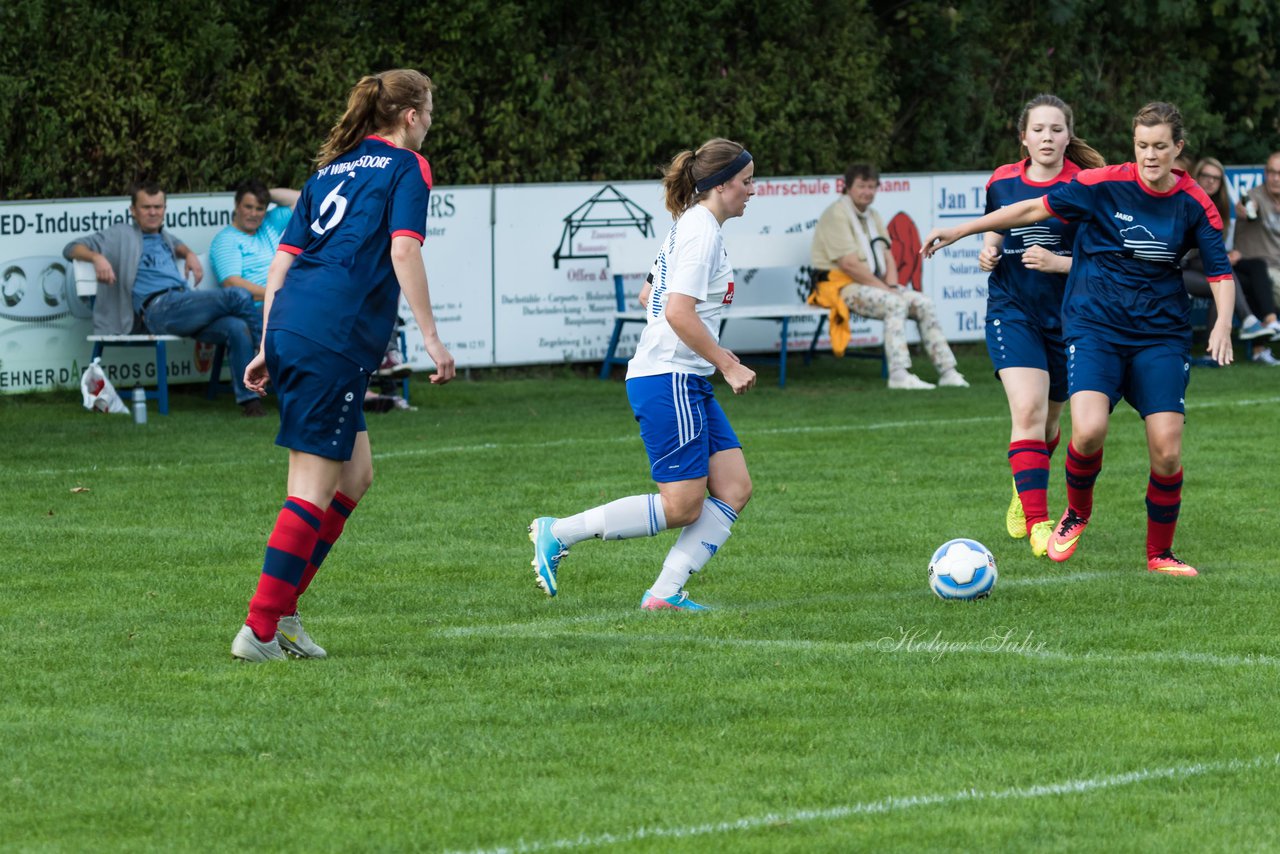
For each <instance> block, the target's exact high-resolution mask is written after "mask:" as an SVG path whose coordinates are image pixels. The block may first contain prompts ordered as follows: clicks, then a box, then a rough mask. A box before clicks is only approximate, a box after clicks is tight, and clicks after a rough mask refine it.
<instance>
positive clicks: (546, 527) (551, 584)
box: [529, 516, 569, 596]
mask: <svg viewBox="0 0 1280 854" xmlns="http://www.w3.org/2000/svg"><path fill="white" fill-rule="evenodd" d="M555 521H556V520H555V517H554V516H539V517H538V518H537V519H534V520H533V522H531V523H530V524H529V539H530V540H531V541H532V542H533V571H534V572H535V573H536V574H537V576H538V586H539V587H541V588H542V589H543V590H544V591H546V594H547V595H548V596H554V595H556V591H557V589H558V588H557V587H556V569H557V568H559V566H560V559H561V558H562V557H564V556H565V555H567V554H568V553H569V547H568V546H566V545H565V544H564V543H562V542H560V540H559V539H558V538H557V537H556V535H555V534H553V533H551V524H552V523H553V522H555Z"/></svg>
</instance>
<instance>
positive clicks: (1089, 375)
mask: <svg viewBox="0 0 1280 854" xmlns="http://www.w3.org/2000/svg"><path fill="white" fill-rule="evenodd" d="M1184 144H1185V142H1184V139H1183V127H1182V115H1181V113H1179V112H1178V110H1177V108H1176V107H1174V106H1173V105H1172V104H1167V103H1163V102H1155V103H1151V104H1148V105H1147V106H1145V107H1143V108H1142V109H1141V110H1139V111H1138V114H1137V115H1136V116H1134V119H1133V146H1134V156H1135V162H1133V163H1125V164H1122V165H1119V166H1108V167H1105V168H1102V169H1088V170H1085V171H1083V172H1081V173H1080V174H1079V175H1077V176H1076V178H1075V180H1073V181H1071V182H1070V183H1069V184H1058V185H1056V186H1055V187H1054V188H1053V189H1052V190H1050V191H1049V193H1048V194H1047V195H1045V196H1041V197H1040V198H1036V199H1030V200H1027V201H1024V202H1018V203H1016V204H1013V205H1010V206H1009V207H1006V208H1003V209H1001V210H999V211H996V212H995V213H990V214H987V215H986V216H984V217H980V218H979V219H976V220H971V221H970V222H967V223H963V224H961V225H957V226H953V227H951V228H946V229H934V230H933V231H931V232H930V233H929V235H928V237H926V239H925V241H924V248H923V249H921V252H922V253H923V254H924V255H925V256H926V257H927V256H930V255H932V254H933V253H934V252H936V251H937V250H938V249H939V248H941V247H943V246H946V245H948V244H950V243H954V242H955V241H956V240H958V239H960V238H961V237H965V236H967V235H970V234H977V233H979V232H983V231H991V230H1002V229H1009V228H1018V227H1023V226H1028V225H1032V224H1034V223H1037V222H1041V221H1043V220H1046V219H1048V218H1049V217H1050V216H1056V217H1058V218H1060V219H1063V220H1071V221H1076V222H1079V223H1080V230H1079V233H1078V235H1077V237H1076V243H1075V254H1074V256H1073V258H1072V262H1071V273H1070V275H1069V276H1068V278H1067V290H1066V294H1065V297H1064V300H1063V305H1062V321H1063V336H1064V338H1065V340H1066V342H1067V346H1068V357H1067V374H1068V382H1069V384H1070V392H1071V444H1070V445H1069V446H1068V448H1067V466H1066V469H1067V509H1066V512H1064V513H1063V515H1062V519H1061V520H1060V521H1059V522H1058V525H1057V527H1055V529H1054V531H1053V533H1052V534H1051V535H1050V537H1049V557H1050V558H1052V559H1053V560H1055V561H1065V560H1066V559H1067V558H1069V557H1071V555H1072V554H1074V553H1075V550H1076V547H1077V546H1078V545H1079V541H1080V536H1081V534H1083V533H1084V530H1085V527H1086V526H1087V525H1088V524H1089V521H1090V517H1091V515H1092V511H1093V485H1094V482H1095V481H1096V480H1097V477H1098V472H1099V471H1101V469H1102V446H1103V442H1104V440H1105V439H1106V436H1107V427H1108V425H1109V423H1110V419H1111V410H1112V409H1113V408H1114V407H1115V405H1116V404H1117V403H1118V402H1119V401H1120V399H1121V398H1124V399H1125V400H1128V401H1129V403H1130V404H1131V405H1132V406H1133V408H1134V409H1136V410H1137V411H1138V414H1139V415H1141V416H1142V418H1143V419H1144V421H1145V422H1146V433H1147V451H1148V456H1149V458H1150V463H1151V472H1150V477H1149V479H1148V484H1147V569H1148V570H1149V571H1151V572H1159V573H1164V574H1166V575H1179V576H1193V575H1196V574H1197V573H1196V570H1195V568H1193V567H1191V566H1190V565H1188V564H1187V563H1186V562H1184V561H1182V560H1180V559H1179V558H1178V557H1177V556H1176V555H1175V554H1174V553H1173V534H1174V530H1175V529H1176V527H1177V522H1178V514H1179V511H1180V510H1181V506H1182V430H1183V426H1184V423H1185V421H1186V416H1185V411H1186V402H1185V398H1184V395H1185V393H1186V387H1187V382H1188V379H1189V377H1190V368H1191V366H1190V355H1191V305H1190V299H1189V297H1188V296H1187V292H1186V288H1185V287H1184V286H1183V284H1182V271H1181V268H1180V267H1179V264H1178V261H1179V259H1180V258H1181V257H1182V256H1183V255H1185V254H1186V253H1187V252H1188V251H1189V250H1190V249H1192V248H1198V249H1199V250H1200V255H1201V258H1202V259H1203V261H1204V270H1205V275H1206V277H1207V278H1208V279H1209V283H1210V287H1211V288H1212V289H1213V296H1214V302H1215V303H1216V304H1217V307H1218V320H1217V322H1216V323H1215V324H1214V327H1213V329H1212V330H1211V331H1210V333H1209V347H1208V351H1209V354H1210V355H1211V356H1212V357H1213V359H1214V360H1215V361H1217V362H1218V364H1220V365H1225V364H1227V363H1229V362H1230V361H1231V357H1232V352H1231V317H1230V314H1231V310H1232V303H1233V301H1234V299H1235V292H1234V288H1233V284H1232V281H1231V262H1230V261H1229V260H1228V259H1227V251H1226V248H1225V247H1224V246H1223V243H1222V227H1223V224H1222V219H1221V217H1219V216H1218V211H1217V209H1216V208H1215V207H1214V205H1213V202H1212V201H1210V199H1209V197H1208V196H1206V195H1205V193H1204V190H1202V189H1200V185H1199V184H1197V183H1196V182H1195V181H1194V180H1192V178H1191V177H1190V176H1189V175H1187V174H1186V173H1184V172H1182V171H1181V170H1175V169H1174V168H1173V163H1174V160H1175V159H1176V158H1177V156H1178V155H1179V154H1180V153H1181V152H1182V148H1183V146H1184Z"/></svg>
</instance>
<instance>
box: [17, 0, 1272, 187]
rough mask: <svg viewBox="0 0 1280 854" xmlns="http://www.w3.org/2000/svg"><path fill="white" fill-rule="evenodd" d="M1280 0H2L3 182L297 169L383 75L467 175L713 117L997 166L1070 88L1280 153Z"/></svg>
mask: <svg viewBox="0 0 1280 854" xmlns="http://www.w3.org/2000/svg"><path fill="white" fill-rule="evenodd" d="M1278 36H1280V5H1278V4H1277V3H1275V2H1274V0H1054V2H1045V3H1026V2H1022V3H1012V2H1006V1H1005V0H986V2H982V0H950V2H929V0H737V2H732V0H701V2H690V0H646V2H642V3H629V2H624V0H615V2H593V0H529V2H517V0H433V2H421V0H420V1H419V2H414V3H408V2H403V0H382V1H381V2H377V3H366V2H352V3H347V4H343V3H333V4H331V3H323V4H322V3H315V2H303V1H302V0H202V2H191V0H169V2H119V0H114V2H113V0H56V2H55V0H0V150H2V154H0V199H10V200H12V199H23V198H50V197H76V196H96V195H113V194H118V193H121V192H123V190H124V188H125V187H126V186H127V184H128V183H129V182H130V181H132V180H134V179H136V178H139V177H152V178H157V179H159V180H161V181H162V182H164V183H165V184H166V186H168V187H169V188H170V189H171V190H173V191H202V190H223V189H226V188H228V187H231V186H234V185H235V184H236V183H238V182H239V181H240V180H242V179H243V178H245V177H248V176H259V177H262V178H264V179H266V180H268V181H269V182H272V183H279V184H290V185H297V184H298V183H300V182H301V181H303V180H304V179H305V178H306V176H307V175H308V174H309V172H310V163H311V158H312V157H313V156H314V153H315V150H316V148H317V146H318V145H319V143H320V141H321V140H322V139H323V137H324V135H325V133H326V131H327V129H328V128H329V127H330V126H331V125H332V123H333V122H334V121H335V120H336V119H337V117H338V115H339V114H340V113H341V110H342V107H343V104H344V102H345V96H346V92H347V90H348V89H349V88H350V86H351V85H352V84H353V83H354V82H355V81H356V79H358V78H359V76H360V75H361V74H364V73H367V72H369V71H376V70H382V69H386V68H392V67H397V66H412V67H416V68H419V69H421V70H423V71H425V72H426V73H427V74H429V75H430V76H431V77H432V79H433V80H434V81H435V84H436V112H435V121H436V125H435V127H434V129H433V130H432V133H431V135H430V136H429V137H428V139H427V144H426V146H425V152H426V153H427V155H428V157H429V158H430V160H431V161H432V165H433V167H434V169H435V172H436V174H437V180H438V181H440V182H441V183H446V184H469V183H487V182H497V183H519V182H529V181H569V180H588V179H591V180H595V179H611V180H624V179H636V178H649V177H653V176H655V175H656V174H658V170H659V168H660V166H661V164H662V163H663V162H664V161H665V160H667V159H669V158H670V157H671V155H673V154H674V153H675V152H676V151H678V150H680V149H681V148H686V147H690V146H693V145H696V144H697V143H699V142H701V141H702V140H703V139H705V138H707V137H709V136H720V135H723V136H728V137H731V138H734V139H738V140H741V141H742V142H744V143H745V144H746V145H747V146H748V147H749V148H750V149H751V150H752V152H753V153H754V154H755V155H756V159H757V162H758V170H759V174H762V175H771V174H772V175H786V174H789V175H795V174H812V173H826V172H833V171H838V170H839V169H841V168H842V166H843V165H844V164H845V163H847V162H848V161H850V160H852V159H862V158H869V159H872V160H875V161H877V162H879V163H880V164H881V165H882V166H883V167H884V168H886V169H890V170H895V171H922V170H953V169H988V168H991V167H992V166H993V165H995V164H998V163H1002V162H1006V161H1008V160H1011V159H1014V158H1016V157H1017V156H1018V148H1017V142H1016V138H1015V136H1016V134H1015V132H1014V128H1013V125H1014V122H1015V120H1016V117H1017V112H1018V110H1019V108H1020V106H1021V104H1022V103H1023V102H1024V101H1025V100H1026V99H1027V98H1029V97H1030V96H1032V95H1034V94H1036V93H1037V92H1040V91H1053V92H1056V93H1057V94H1059V95H1060V96H1062V97H1063V98H1065V99H1066V100H1067V101H1068V102H1070V103H1072V104H1073V105H1074V106H1075V109H1076V130H1077V133H1078V134H1079V135H1081V136H1083V137H1085V138H1087V139H1088V140H1089V141H1090V142H1091V143H1092V144H1094V145H1095V147H1097V148H1098V149H1099V150H1100V151H1102V153H1103V154H1104V155H1105V156H1107V158H1108V159H1110V160H1113V161H1120V160H1125V159H1130V158H1131V157H1132V153H1131V152H1132V149H1131V147H1130V143H1129V140H1130V118H1131V116H1132V115H1133V113H1134V112H1135V111H1136V109H1137V108H1138V107H1139V106H1141V105H1142V104H1143V103H1145V102H1146V101H1149V100H1155V99H1161V100H1170V101H1173V102H1175V103H1177V104H1179V105H1180V106H1181V108H1182V109H1183V112H1184V114H1185V116H1186V119H1187V125H1188V132H1189V141H1190V145H1191V148H1192V150H1193V151H1195V152H1196V153H1204V154H1214V155H1216V156H1217V157H1219V158H1221V159H1222V160H1224V161H1226V162H1229V163H1231V162H1234V163H1256V162H1261V160H1262V159H1263V158H1264V157H1265V155H1266V153H1267V152H1269V151H1271V150H1273V149H1276V148H1280V78H1278V77H1277V73H1276V71H1275V70H1274V69H1276V65H1277V53H1278V52H1280V49H1278V45H1277V43H1278V42H1280V38H1278Z"/></svg>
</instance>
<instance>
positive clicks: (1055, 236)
mask: <svg viewBox="0 0 1280 854" xmlns="http://www.w3.org/2000/svg"><path fill="white" fill-rule="evenodd" d="M1018 138H1019V140H1020V141H1021V143H1022V146H1023V148H1024V149H1025V150H1026V152H1027V156H1026V157H1025V158H1024V159H1022V160H1019V161H1018V162H1016V163H1009V164H1007V165H1005V166H1001V167H1000V168H999V169H997V170H996V171H995V173H994V174H993V175H992V176H991V180H990V181H988V182H987V213H991V212H992V211H997V210H1000V209H1001V208H1004V207H1007V206H1009V205H1012V204H1015V203H1017V202H1021V201H1025V200H1027V199H1032V198H1039V197H1040V196H1042V195H1044V194H1045V193H1046V192H1047V191H1048V190H1049V189H1050V188H1052V187H1054V186H1055V185H1057V184H1060V183H1066V182H1069V181H1070V180H1071V179H1072V178H1074V177H1075V176H1076V174H1077V173H1078V172H1079V171H1080V170H1081V169H1096V168H1098V167H1101V166H1104V165H1106V164H1105V162H1104V161H1103V159H1102V155H1100V154H1098V152H1096V151H1094V150H1093V149H1092V148H1090V147H1089V146H1088V145H1086V144H1085V142H1084V140H1082V139H1080V138H1079V137H1077V136H1076V135H1075V128H1074V120H1073V118H1072V114H1071V108H1070V107H1069V106H1067V104H1066V102H1064V101H1063V100H1062V99H1061V98H1058V97H1056V96H1054V95H1037V96H1036V97H1034V98H1032V99H1031V100H1030V101H1028V102H1027V104H1026V105H1025V106H1024V107H1023V108H1022V114H1021V115H1020V116H1019V117H1018ZM1075 237H1076V224H1075V223H1074V222H1062V221H1059V220H1056V219H1049V220H1046V221H1045V222H1043V223H1038V224H1036V225H1031V226H1024V227H1022V228H1014V229H1010V230H1008V231H999V232H998V231H988V232H987V233H986V235H985V236H984V238H983V244H984V245H983V247H982V252H981V254H980V255H979V257H978V264H979V266H980V267H981V268H982V269H984V270H988V271H991V278H990V280H989V283H988V288H987V294H988V296H987V351H988V353H990V355H991V363H992V365H993V366H994V367H995V371H996V376H997V377H998V378H999V379H1000V382H1001V384H1002V385H1003V386H1004V393H1005V397H1007V398H1008V400H1009V415H1010V418H1011V419H1012V422H1013V425H1012V429H1011V431H1010V436H1009V467H1010V468H1011V469H1012V470H1013V500H1012V501H1011V502H1010V504H1009V510H1008V512H1007V513H1006V514H1005V524H1006V527H1007V529H1008V531H1009V536H1011V537H1014V538H1015V539H1021V538H1023V537H1027V536H1030V539H1031V552H1032V554H1034V555H1035V556H1036V557H1043V556H1044V555H1045V554H1046V553H1047V551H1048V548H1049V535H1050V534H1051V533H1052V532H1053V522H1051V521H1050V520H1049V506H1048V486H1049V460H1050V458H1051V457H1052V456H1053V452H1054V450H1055V449H1056V448H1057V447H1058V441H1059V439H1060V438H1061V430H1060V428H1059V420H1060V419H1061V416H1062V408H1063V406H1064V405H1065V404H1066V402H1067V353H1066V345H1065V344H1064V343H1063V341H1062V293H1063V290H1064V288H1065V287H1066V283H1067V276H1066V274H1067V272H1068V271H1069V270H1070V269H1071V247H1072V244H1073V243H1074V241H1075Z"/></svg>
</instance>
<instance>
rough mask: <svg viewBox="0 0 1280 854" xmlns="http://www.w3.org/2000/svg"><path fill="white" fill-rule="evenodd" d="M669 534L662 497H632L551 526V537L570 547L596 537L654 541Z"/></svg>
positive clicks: (586, 511)
mask: <svg viewBox="0 0 1280 854" xmlns="http://www.w3.org/2000/svg"><path fill="white" fill-rule="evenodd" d="M665 530H667V514H666V511H665V510H663V509H662V496H660V495H629V496H627V497H626V498H619V499H618V500H617V501H610V502H609V503H608V504H601V505H600V506H599V507H592V508H591V509H590V510H585V511H583V512H581V513H579V514H578V515H576V516H566V517H565V518H563V519H557V520H556V521H555V522H553V523H551V533H552V534H554V535H555V537H556V539H558V540H559V541H560V542H562V543H564V544H565V545H566V546H571V545H573V544H574V543H580V542H582V541H583V540H589V539H591V538H592V537H599V538H600V539H602V540H629V539H631V538H632V537H652V536H653V535H654V534H656V533H658V532H659V531H665Z"/></svg>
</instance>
